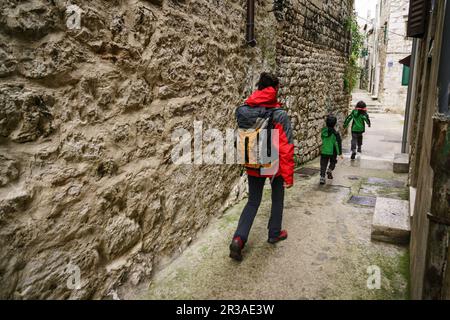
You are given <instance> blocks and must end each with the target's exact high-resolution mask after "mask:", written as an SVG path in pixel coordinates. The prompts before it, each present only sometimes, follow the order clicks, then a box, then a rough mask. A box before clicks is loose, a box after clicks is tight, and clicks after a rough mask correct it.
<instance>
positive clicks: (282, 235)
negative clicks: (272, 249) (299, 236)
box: [267, 230, 288, 244]
mask: <svg viewBox="0 0 450 320" xmlns="http://www.w3.org/2000/svg"><path fill="white" fill-rule="evenodd" d="M287 237H288V234H287V231H286V230H281V232H280V235H279V236H278V237H275V238H269V239H268V240H267V242H269V243H271V244H275V243H277V242H279V241H283V240H286V239H287Z"/></svg>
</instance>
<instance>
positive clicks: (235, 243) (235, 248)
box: [230, 237, 244, 261]
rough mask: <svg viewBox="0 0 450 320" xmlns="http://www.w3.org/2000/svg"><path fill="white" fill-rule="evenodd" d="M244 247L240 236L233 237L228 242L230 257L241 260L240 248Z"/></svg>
mask: <svg viewBox="0 0 450 320" xmlns="http://www.w3.org/2000/svg"><path fill="white" fill-rule="evenodd" d="M243 248H244V241H242V239H241V237H234V238H233V240H232V241H231V244H230V258H232V259H234V260H236V261H242V249H243Z"/></svg>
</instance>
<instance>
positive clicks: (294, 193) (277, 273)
mask: <svg viewBox="0 0 450 320" xmlns="http://www.w3.org/2000/svg"><path fill="white" fill-rule="evenodd" d="M355 98H358V99H359V98H364V99H367V98H368V97H367V95H366V94H365V93H362V92H358V93H356V95H355V96H354V99H355ZM370 117H371V120H372V128H370V129H368V130H367V134H366V136H365V139H366V140H365V142H364V145H363V153H362V155H358V157H357V159H356V160H355V161H354V162H351V161H350V151H349V144H350V141H349V138H348V136H347V138H346V139H345V141H344V143H343V148H344V153H345V155H344V161H340V162H339V163H338V165H337V168H336V170H335V177H334V180H333V181H330V180H328V182H327V184H326V185H325V186H319V174H318V169H319V167H320V164H319V161H318V159H315V160H314V161H311V162H309V163H307V164H305V165H304V166H301V167H299V168H297V170H296V172H297V173H296V174H295V185H294V187H293V188H292V189H290V190H287V196H286V200H285V211H284V227H285V228H286V229H287V230H288V232H289V238H288V239H287V240H286V241H284V242H281V243H279V244H277V245H275V246H274V245H271V244H268V243H267V242H266V240H267V231H266V224H267V220H268V216H269V214H270V185H269V184H268V183H267V184H266V190H265V193H264V199H263V202H262V204H261V207H260V210H259V212H258V215H257V217H256V220H255V224H254V225H253V228H252V233H251V236H250V239H249V242H248V246H246V249H245V251H244V261H242V262H241V263H237V262H235V261H233V260H231V259H230V258H229V257H228V253H229V251H228V245H229V240H230V238H231V236H232V233H233V231H234V229H235V227H236V224H237V221H238V219H239V215H240V213H241V211H242V208H243V206H244V205H245V202H246V200H245V199H244V200H243V201H241V202H240V203H239V204H238V205H236V206H235V207H233V208H231V209H230V210H228V211H227V212H226V213H225V214H224V215H223V216H222V217H221V218H219V219H217V220H216V221H213V222H211V224H210V225H209V226H208V228H207V229H206V230H205V231H204V232H203V233H201V234H200V235H199V236H198V240H196V241H195V242H194V243H193V244H192V245H191V246H190V247H189V248H188V249H186V250H185V252H183V254H182V255H181V256H180V257H178V258H177V259H176V260H174V261H173V262H172V263H170V264H168V265H165V266H164V267H163V268H162V270H161V271H159V272H156V273H155V276H154V279H153V280H152V282H151V283H150V284H148V283H145V284H143V285H142V286H141V288H140V290H138V291H135V290H134V289H129V291H128V289H126V288H123V292H121V293H120V294H122V295H124V298H138V299H405V298H407V297H408V294H407V286H408V268H409V254H408V249H407V247H404V246H397V245H390V244H386V243H381V242H375V241H371V223H372V216H373V211H374V208H373V205H374V203H365V204H363V205H353V204H350V203H349V202H348V201H349V200H350V198H351V196H352V195H357V196H368V197H369V198H367V199H369V200H370V199H371V197H376V196H382V197H388V198H397V199H405V198H407V197H408V188H407V187H406V184H405V182H406V179H407V175H406V174H395V173H393V170H392V160H393V157H394V154H395V153H398V152H399V151H400V147H401V134H402V127H403V117H402V116H400V115H396V114H385V113H374V114H371V115H370ZM372 199H373V198H372ZM369 202H370V201H369ZM370 266H378V267H379V268H380V270H381V288H380V289H368V287H367V279H368V278H369V274H368V268H369V267H370Z"/></svg>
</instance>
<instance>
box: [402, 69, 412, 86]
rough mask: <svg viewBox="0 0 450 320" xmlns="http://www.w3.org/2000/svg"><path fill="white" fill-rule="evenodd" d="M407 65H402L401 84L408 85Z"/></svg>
mask: <svg viewBox="0 0 450 320" xmlns="http://www.w3.org/2000/svg"><path fill="white" fill-rule="evenodd" d="M409 70H410V69H409V67H408V66H405V65H403V74H402V86H407V85H409Z"/></svg>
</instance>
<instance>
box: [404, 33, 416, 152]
mask: <svg viewBox="0 0 450 320" xmlns="http://www.w3.org/2000/svg"><path fill="white" fill-rule="evenodd" d="M416 48H417V39H416V38H414V39H413V44H412V48H411V60H410V68H411V72H410V74H409V85H408V95H407V96H406V109H405V121H404V123H403V139H402V153H407V148H408V128H409V118H410V116H409V115H410V113H411V94H412V89H413V82H414V81H413V79H414V72H415V64H416Z"/></svg>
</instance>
